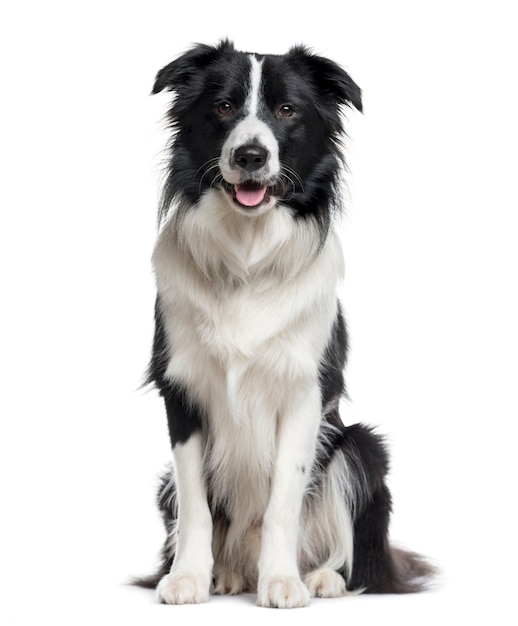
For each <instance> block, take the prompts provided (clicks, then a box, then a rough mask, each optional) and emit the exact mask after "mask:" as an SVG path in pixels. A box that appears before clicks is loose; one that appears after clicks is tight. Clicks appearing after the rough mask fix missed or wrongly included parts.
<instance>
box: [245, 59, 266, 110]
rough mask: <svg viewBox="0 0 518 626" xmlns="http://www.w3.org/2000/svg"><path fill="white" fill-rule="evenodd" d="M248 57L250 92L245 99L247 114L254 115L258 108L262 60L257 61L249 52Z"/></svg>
mask: <svg viewBox="0 0 518 626" xmlns="http://www.w3.org/2000/svg"><path fill="white" fill-rule="evenodd" d="M249 59H250V92H249V94H248V99H247V109H248V115H250V116H254V117H255V116H256V115H257V110H258V108H259V98H260V95H261V73H262V72H261V69H262V68H261V66H262V64H263V62H262V61H258V60H257V58H256V57H255V56H254V55H253V54H251V55H249Z"/></svg>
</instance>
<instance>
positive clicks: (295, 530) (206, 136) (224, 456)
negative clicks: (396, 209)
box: [139, 41, 432, 607]
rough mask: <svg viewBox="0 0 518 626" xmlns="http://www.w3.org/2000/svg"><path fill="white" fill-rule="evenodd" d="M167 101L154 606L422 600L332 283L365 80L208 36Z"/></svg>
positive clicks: (415, 560) (175, 66)
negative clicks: (394, 531) (162, 455)
mask: <svg viewBox="0 0 518 626" xmlns="http://www.w3.org/2000/svg"><path fill="white" fill-rule="evenodd" d="M164 89H168V90H171V91H172V92H173V93H174V99H173V103H172V107H171V109H170V111H169V120H170V125H171V130H172V143H171V157H170V162H169V165H168V175H167V180H166V182H165V186H164V192H163V197H162V202H161V207H160V232H159V236H158V240H157V244H156V248H155V251H154V256H153V263H154V269H155V273H156V282H157V301H156V331H155V338H154V345H153V355H152V359H151V364H150V368H149V382H152V383H154V384H155V385H156V387H157V388H158V389H159V391H160V394H161V395H162V397H163V398H164V401H165V407H166V411H167V418H168V424H169V433H170V438H171V444H172V448H173V458H174V465H173V466H172V468H171V470H170V471H169V472H168V473H167V474H166V475H165V476H164V477H163V478H162V481H161V485H160V489H159V494H158V503H159V507H160V510H161V512H162V515H163V518H164V522H165V527H166V532H167V538H166V541H165V544H164V547H163V551H162V557H163V558H162V564H161V567H160V570H159V571H158V573H157V574H156V575H154V576H151V577H149V578H147V579H144V580H141V581H139V583H140V584H143V585H146V586H151V587H155V586H157V594H158V598H159V600H160V601H162V602H166V603H170V604H181V603H191V602H202V601H206V600H208V598H209V595H210V593H211V591H212V592H215V593H231V594H235V593H240V592H243V591H251V592H256V593H257V602H258V604H259V605H262V606H269V607H296V606H304V605H306V604H307V603H308V602H309V599H310V596H312V595H313V596H322V597H327V596H340V595H344V594H345V593H347V592H367V593H380V592H383V593H385V592H386V593H391V592H393V593H401V592H412V591H418V590H420V589H421V588H422V580H423V579H425V578H427V577H428V576H429V575H430V574H431V573H432V569H431V568H430V566H429V565H428V564H427V563H426V562H425V561H424V560H423V559H422V558H421V557H419V556H417V555H415V554H411V553H408V552H403V551H400V550H395V549H394V548H392V547H391V546H390V544H389V541H388V525H389V516H390V510H391V498H390V494H389V491H388V489H387V486H386V483H385V475H386V473H387V465H388V460H387V452H386V448H385V446H384V444H383V442H382V440H381V439H380V437H379V436H377V435H376V434H375V433H374V432H373V431H372V430H371V429H370V428H368V427H366V426H363V425H360V424H356V425H353V426H349V427H346V426H344V424H343V422H342V420H341V419H340V416H339V413H338V408H339V402H340V398H341V397H342V395H343V394H344V378H343V369H344V365H345V360H346V352H347V334H346V329H345V323H344V319H343V316H342V312H341V308H340V305H339V302H338V300H337V296H336V286H337V282H338V281H339V279H340V277H341V275H342V272H343V261H342V252H341V247H340V241H339V239H338V237H337V234H336V232H335V230H334V228H333V224H334V217H335V216H336V215H337V214H338V212H339V209H340V199H339V198H340V194H339V189H338V188H339V181H340V174H341V168H342V165H343V161H342V155H341V150H340V137H341V135H342V134H343V125H342V108H343V107H344V106H351V107H355V108H356V109H358V110H361V108H362V105H361V91H360V89H359V88H358V86H357V85H356V84H355V83H354V82H353V80H352V79H351V78H350V76H349V75H348V74H347V73H346V72H345V71H344V70H343V69H342V68H340V67H339V66H338V65H336V64H335V63H334V62H332V61H330V60H328V59H325V58H322V57H319V56H316V55H314V54H312V53H311V52H309V51H308V50H307V49H306V48H304V47H295V48H293V49H291V50H290V51H289V52H288V53H287V54H286V55H280V56H277V55H259V54H250V53H244V52H238V51H236V50H235V49H234V47H233V46H232V44H231V43H229V42H228V41H224V42H222V43H220V44H219V45H218V46H216V47H211V46H205V45H198V46H196V47H194V48H193V49H191V50H190V51H189V52H187V53H186V54H184V55H183V56H181V57H180V58H178V59H176V60H175V61H173V62H172V63H170V64H169V65H167V66H166V67H165V68H164V69H162V70H161V71H160V72H159V73H158V76H157V79H156V83H155V86H154V90H153V91H154V93H157V92H160V91H162V90H164Z"/></svg>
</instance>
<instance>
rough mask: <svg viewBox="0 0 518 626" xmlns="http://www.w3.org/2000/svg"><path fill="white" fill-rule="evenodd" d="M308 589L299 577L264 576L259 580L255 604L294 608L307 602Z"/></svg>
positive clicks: (308, 597) (308, 596)
mask: <svg viewBox="0 0 518 626" xmlns="http://www.w3.org/2000/svg"><path fill="white" fill-rule="evenodd" d="M309 599H310V595H309V591H308V588H307V587H306V585H305V584H304V583H303V582H302V581H301V580H300V578H294V577H285V578H266V579H263V580H260V581H259V586H258V590H257V604H258V605H259V606H266V607H272V608H277V609H294V608H296V607H300V606H306V605H307V604H309Z"/></svg>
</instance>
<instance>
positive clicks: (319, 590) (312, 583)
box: [304, 569, 347, 598]
mask: <svg viewBox="0 0 518 626" xmlns="http://www.w3.org/2000/svg"><path fill="white" fill-rule="evenodd" d="M304 582H305V583H306V585H307V586H308V589H309V592H310V594H311V595H312V596H313V597H314V598H338V597H340V596H345V594H346V593H347V590H346V588H345V580H344V579H343V577H342V576H340V574H339V573H338V572H335V571H334V570H332V569H317V570H315V571H314V572H310V573H309V574H307V575H306V576H305V578H304Z"/></svg>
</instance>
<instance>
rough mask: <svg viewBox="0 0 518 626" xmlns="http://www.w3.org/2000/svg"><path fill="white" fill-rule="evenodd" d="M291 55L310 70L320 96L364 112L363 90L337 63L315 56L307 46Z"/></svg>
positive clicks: (298, 47) (298, 48)
mask: <svg viewBox="0 0 518 626" xmlns="http://www.w3.org/2000/svg"><path fill="white" fill-rule="evenodd" d="M289 54H290V56H291V57H292V58H294V59H295V60H296V61H298V62H299V63H300V62H302V63H303V64H304V65H305V66H306V67H307V68H308V69H309V70H310V72H311V74H312V78H313V81H314V83H315V85H316V87H317V89H318V91H319V93H320V94H322V95H324V96H327V97H330V98H331V99H332V100H334V101H335V102H336V103H337V104H346V105H348V106H353V107H354V108H355V109H357V110H358V111H360V112H362V111H363V105H362V91H361V89H360V88H359V87H358V85H357V84H356V83H355V82H354V80H353V79H352V78H351V77H350V76H349V74H348V73H347V72H346V71H345V70H344V69H342V68H341V67H340V66H339V65H338V64H337V63H335V62H334V61H331V60H330V59H326V58H325V57H321V56H317V55H316V54H313V53H312V52H310V51H309V50H308V49H307V48H306V47H305V46H296V47H294V48H292V49H291V50H290V52H289Z"/></svg>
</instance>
